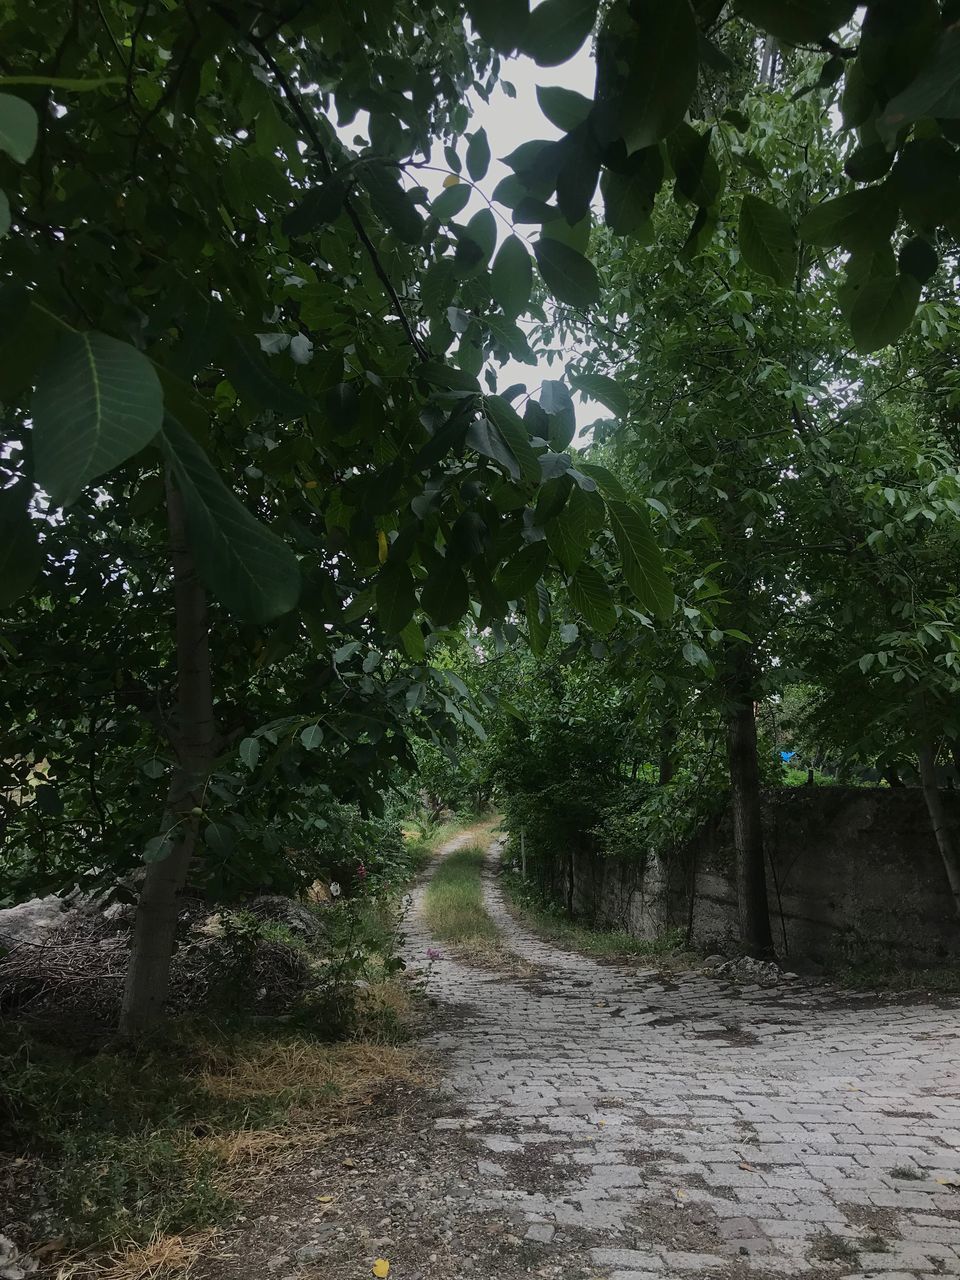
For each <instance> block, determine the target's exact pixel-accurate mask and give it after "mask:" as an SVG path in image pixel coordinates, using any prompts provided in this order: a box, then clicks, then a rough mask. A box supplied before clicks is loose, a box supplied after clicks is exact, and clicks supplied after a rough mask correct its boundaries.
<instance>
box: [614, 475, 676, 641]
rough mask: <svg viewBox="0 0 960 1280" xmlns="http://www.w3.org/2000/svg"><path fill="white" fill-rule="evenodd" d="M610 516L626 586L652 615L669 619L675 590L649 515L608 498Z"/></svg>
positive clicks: (625, 503)
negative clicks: (651, 526) (665, 566)
mask: <svg viewBox="0 0 960 1280" xmlns="http://www.w3.org/2000/svg"><path fill="white" fill-rule="evenodd" d="M607 515H608V517H609V519H610V528H611V529H612V530H613V536H614V539H615V540H616V543H617V549H618V550H619V552H620V559H621V562H622V564H623V576H624V577H625V578H626V580H627V585H628V586H629V587H630V590H631V591H632V592H633V594H634V595H635V596H636V597H637V599H638V600H639V601H640V603H641V604H642V605H643V607H644V608H645V609H646V610H647V611H648V612H649V613H653V614H656V615H657V616H658V617H661V618H668V617H669V616H670V614H671V613H673V608H674V596H673V587H672V586H671V584H670V579H669V578H668V577H667V574H666V570H665V569H664V567H663V554H662V553H661V551H660V548H659V547H658V546H657V542H656V539H655V538H654V536H653V533H652V531H651V529H650V520H649V518H648V516H647V514H646V512H645V511H642V510H640V509H639V508H637V507H634V506H631V505H630V504H629V503H627V502H623V501H621V500H619V499H615V498H610V497H608V498H607Z"/></svg>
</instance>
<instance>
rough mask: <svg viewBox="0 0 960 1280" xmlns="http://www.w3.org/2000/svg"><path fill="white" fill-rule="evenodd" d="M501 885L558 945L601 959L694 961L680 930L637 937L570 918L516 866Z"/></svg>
mask: <svg viewBox="0 0 960 1280" xmlns="http://www.w3.org/2000/svg"><path fill="white" fill-rule="evenodd" d="M501 884H502V885H503V888H504V891H505V893H506V895H507V898H508V900H509V901H510V902H511V903H512V904H513V906H514V907H515V908H516V909H517V910H518V911H519V912H520V913H522V915H523V917H524V921H525V923H526V924H527V925H529V926H530V927H531V928H533V929H534V930H535V931H536V932H537V933H538V934H540V936H541V937H543V938H546V939H547V940H548V941H549V942H555V943H556V944H557V945H558V946H561V947H566V948H567V949H569V950H571V951H579V952H581V953H583V954H584V955H588V956H599V957H601V958H602V957H607V958H615V957H618V956H656V957H658V958H660V959H667V958H670V959H671V960H673V961H675V962H678V961H680V960H681V959H682V960H685V961H690V960H691V953H690V952H687V951H684V950H683V945H684V938H683V931H682V930H681V929H672V930H670V931H669V932H668V933H665V934H664V935H663V936H662V937H660V938H655V939H648V938H636V937H634V936H633V935H632V934H629V933H627V932H625V931H624V930H622V929H603V928H600V927H598V926H595V925H589V924H586V923H584V922H582V921H579V920H574V919H571V917H570V916H569V915H567V913H566V911H565V910H564V908H563V907H562V906H561V905H560V904H559V903H556V902H554V901H553V900H552V899H550V898H548V897H547V896H546V895H545V894H544V893H542V892H541V890H540V889H539V888H538V887H537V886H536V885H534V884H531V883H530V882H529V881H524V880H523V879H522V878H521V876H520V873H519V871H517V870H516V869H513V868H506V869H505V870H504V871H503V872H502V875H501Z"/></svg>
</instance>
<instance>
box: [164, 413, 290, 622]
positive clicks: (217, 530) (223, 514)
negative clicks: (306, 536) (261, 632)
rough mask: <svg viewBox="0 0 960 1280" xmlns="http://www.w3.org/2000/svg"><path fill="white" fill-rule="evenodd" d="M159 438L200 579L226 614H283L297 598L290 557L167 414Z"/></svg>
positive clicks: (259, 618)
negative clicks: (180, 503)
mask: <svg viewBox="0 0 960 1280" xmlns="http://www.w3.org/2000/svg"><path fill="white" fill-rule="evenodd" d="M161 440H162V443H163V446H164V451H165V453H166V455H167V458H168V459H169V462H170V466H171V468H172V470H173V475H174V479H175V481H176V485H177V488H178V489H179V490H180V493H181V495H182V498H183V505H184V510H185V513H186V522H187V533H188V536H189V539H190V550H191V552H192V553H193V558H194V560H195V562H196V565H197V572H198V573H199V575H200V579H201V581H202V582H203V583H204V585H205V586H206V587H208V588H209V590H210V591H211V592H212V593H213V594H214V595H215V596H216V597H217V599H218V600H219V601H220V602H221V603H222V604H223V605H224V606H225V607H226V608H227V609H228V610H229V611H230V612H231V613H234V614H236V615H237V616H238V617H240V618H245V619H248V620H249V621H251V622H266V621H267V620H269V619H270V618H275V617H278V616H279V615H280V614H283V613H287V612H289V610H291V609H292V608H293V607H294V605H295V604H296V603H297V599H298V597H299V595H300V567H299V565H298V563H297V558H296V556H295V555H294V553H293V552H292V551H291V550H290V548H289V547H288V546H287V545H286V544H285V543H284V542H283V541H282V540H281V539H280V538H278V537H277V535H276V534H275V533H273V532H272V531H271V530H270V529H268V528H267V527H266V526H265V525H263V524H261V523H260V521H259V520H257V519H256V518H255V517H254V516H252V515H251V514H250V512H249V511H248V510H247V509H246V507H245V506H244V505H243V504H242V503H241V502H240V500H239V499H238V498H237V497H236V495H235V494H234V493H232V492H231V491H230V489H228V488H227V486H226V485H225V484H224V482H223V481H222V480H221V478H220V476H219V475H218V474H217V472H216V471H215V470H214V467H213V465H212V464H211V462H210V459H209V458H208V457H207V455H206V454H205V453H204V451H203V450H202V449H201V448H200V446H199V445H198V444H197V442H196V441H195V440H194V439H193V437H192V436H191V435H190V434H189V433H188V432H186V431H185V430H184V429H183V427H182V426H181V425H180V424H179V423H178V422H177V421H176V420H175V419H173V418H171V417H169V416H168V417H167V418H166V421H165V422H164V426H163V432H162V436H161Z"/></svg>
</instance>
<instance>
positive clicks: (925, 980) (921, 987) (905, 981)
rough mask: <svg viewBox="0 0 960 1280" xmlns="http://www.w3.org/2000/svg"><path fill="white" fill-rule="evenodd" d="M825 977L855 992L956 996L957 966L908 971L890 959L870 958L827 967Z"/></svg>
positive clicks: (958, 986)
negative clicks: (906, 992) (835, 966)
mask: <svg viewBox="0 0 960 1280" xmlns="http://www.w3.org/2000/svg"><path fill="white" fill-rule="evenodd" d="M828 976H829V977H830V978H832V979H833V980H834V981H835V982H838V983H839V984H840V986H842V987H847V988H849V989H851V990H856V991H864V990H866V991H889V992H891V993H895V992H904V991H923V992H925V993H926V994H927V995H960V966H953V967H952V968H951V967H947V966H942V967H931V968H912V967H910V966H909V965H903V964H899V963H898V962H897V961H896V960H894V959H887V958H885V959H871V960H863V961H859V962H854V963H850V964H845V965H843V966H841V967H838V968H837V969H835V970H834V969H833V968H830V969H829V970H828Z"/></svg>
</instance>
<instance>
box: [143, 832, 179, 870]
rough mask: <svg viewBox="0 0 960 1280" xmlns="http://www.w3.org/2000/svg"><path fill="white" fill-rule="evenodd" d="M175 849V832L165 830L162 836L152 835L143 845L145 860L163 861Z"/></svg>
mask: <svg viewBox="0 0 960 1280" xmlns="http://www.w3.org/2000/svg"><path fill="white" fill-rule="evenodd" d="M172 849H173V833H172V831H165V832H164V833H163V835H162V836H152V837H151V838H150V839H149V840H148V841H147V843H146V844H145V845H144V846H143V860H144V862H162V861H163V860H164V858H166V857H168V856H169V854H170V852H171V850H172Z"/></svg>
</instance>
